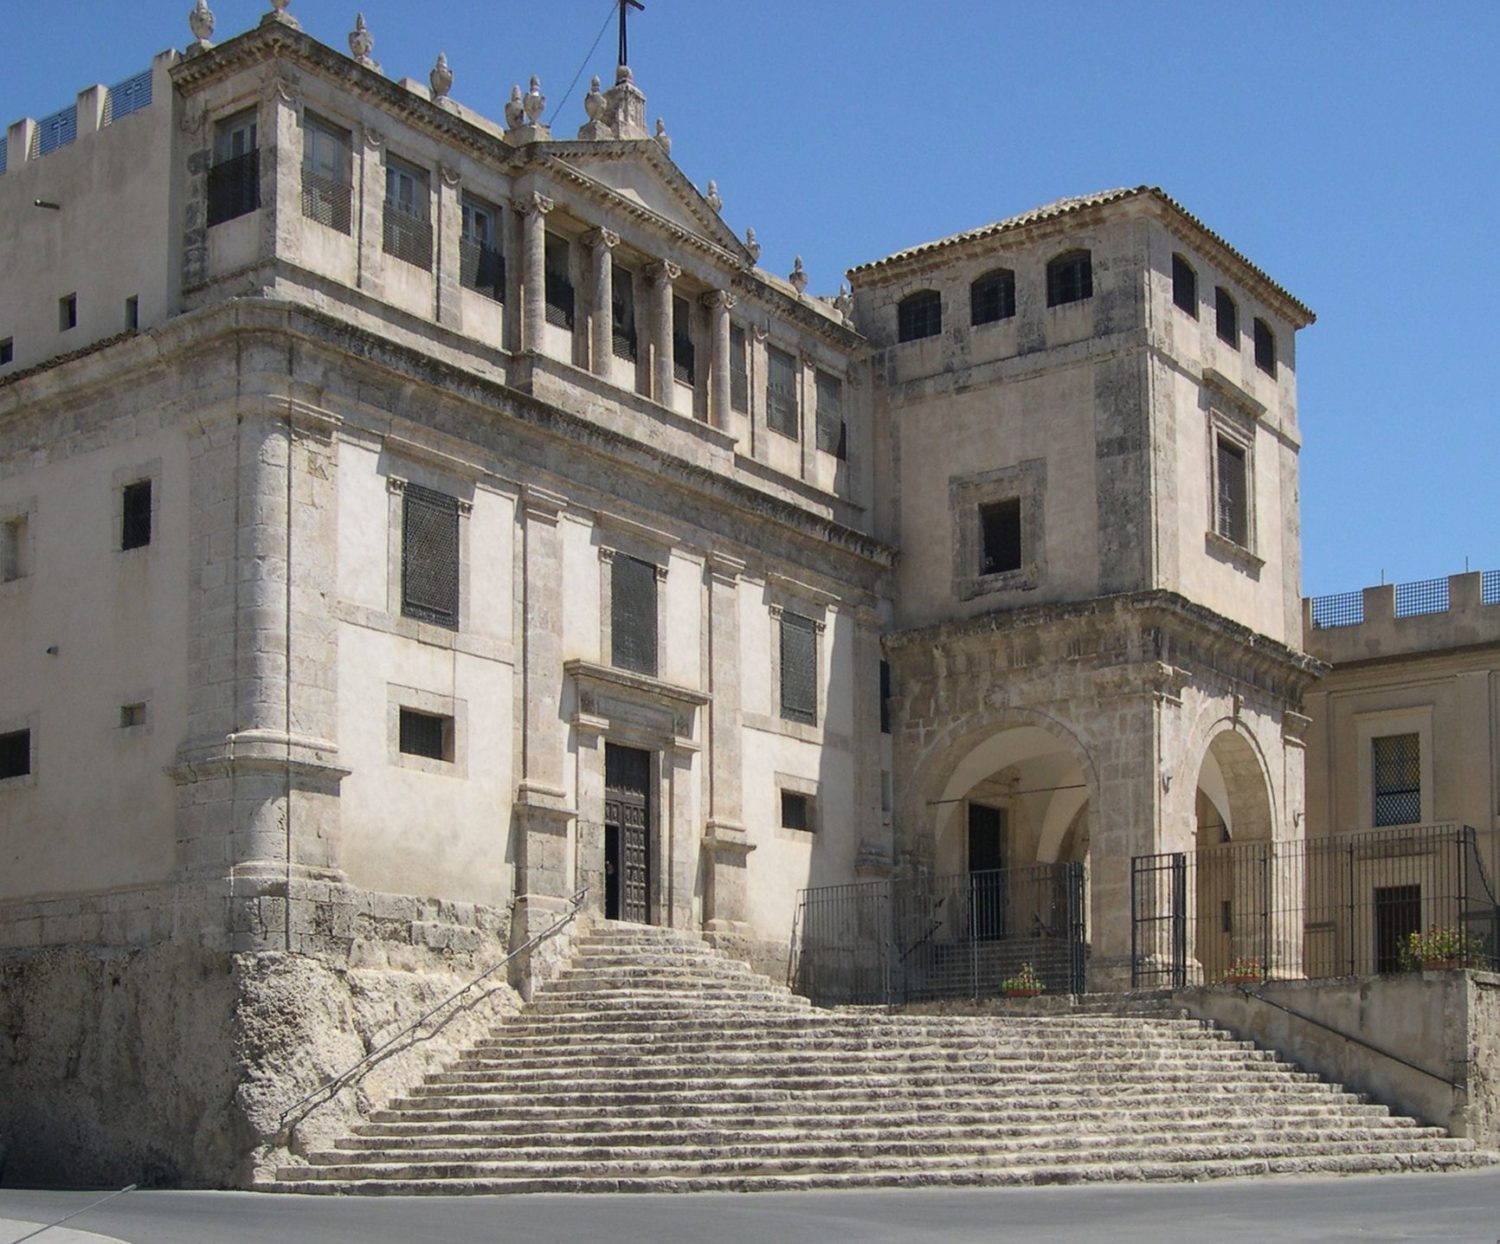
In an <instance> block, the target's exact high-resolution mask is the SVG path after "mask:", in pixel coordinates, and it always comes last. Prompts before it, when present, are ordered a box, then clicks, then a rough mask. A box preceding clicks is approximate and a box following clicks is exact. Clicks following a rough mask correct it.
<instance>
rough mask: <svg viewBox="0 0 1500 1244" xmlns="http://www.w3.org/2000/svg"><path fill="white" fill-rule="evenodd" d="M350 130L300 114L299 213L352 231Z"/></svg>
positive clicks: (310, 218)
mask: <svg viewBox="0 0 1500 1244" xmlns="http://www.w3.org/2000/svg"><path fill="white" fill-rule="evenodd" d="M353 193H354V192H353V187H352V186H351V185H350V141H349V131H348V130H342V129H339V128H338V127H337V126H334V125H329V124H328V123H327V122H326V121H322V120H319V119H318V118H317V117H315V116H313V115H312V114H311V113H304V114H303V117H302V214H303V215H304V216H306V217H307V218H308V219H309V220H315V221H317V222H318V223H319V224H320V225H327V226H328V228H330V229H337V230H338V231H339V232H340V233H349V232H351V226H352V222H353V210H352V206H351V205H352V202H353Z"/></svg>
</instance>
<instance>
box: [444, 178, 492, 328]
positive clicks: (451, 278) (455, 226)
mask: <svg viewBox="0 0 1500 1244" xmlns="http://www.w3.org/2000/svg"><path fill="white" fill-rule="evenodd" d="M463 225H464V213H463V201H462V197H461V195H460V193H459V176H458V170H457V169H456V168H454V167H453V166H452V165H449V164H439V165H438V179H437V222H436V228H434V229H433V238H434V241H435V242H436V243H437V245H436V246H435V247H434V248H433V249H434V251H435V252H436V254H435V255H434V256H433V258H434V260H435V265H434V266H435V277H436V280H435V285H436V288H437V321H438V323H439V324H441V325H443V327H444V328H453V329H461V328H463V323H464V316H463V280H462V272H461V271H460V265H461V262H462V261H461V260H460V257H459V253H458V242H459V238H460V237H462V236H463ZM498 241H499V240H498V239H496V244H497V245H498Z"/></svg>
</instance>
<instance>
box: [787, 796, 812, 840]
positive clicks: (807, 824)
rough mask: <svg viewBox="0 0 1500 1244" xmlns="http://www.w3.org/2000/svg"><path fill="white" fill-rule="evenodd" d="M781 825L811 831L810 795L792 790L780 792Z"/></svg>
mask: <svg viewBox="0 0 1500 1244" xmlns="http://www.w3.org/2000/svg"><path fill="white" fill-rule="evenodd" d="M781 827H782V829H800V830H804V831H806V832H807V833H811V832H812V831H813V827H814V823H813V800H812V796H811V795H803V794H800V793H798V792H797V791H794V790H784V791H782V792H781Z"/></svg>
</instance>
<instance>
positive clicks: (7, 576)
mask: <svg viewBox="0 0 1500 1244" xmlns="http://www.w3.org/2000/svg"><path fill="white" fill-rule="evenodd" d="M27 527H28V520H27V518H26V515H24V514H21V515H18V516H17V517H16V518H8V519H6V520H5V521H4V522H3V523H0V583H14V582H15V581H16V580H17V579H24V578H25V577H26V576H27V575H28V574H30V573H31V568H30V567H29V566H28V565H27V564H26V563H27V560H28V559H29V557H30V543H29V539H28V532H27Z"/></svg>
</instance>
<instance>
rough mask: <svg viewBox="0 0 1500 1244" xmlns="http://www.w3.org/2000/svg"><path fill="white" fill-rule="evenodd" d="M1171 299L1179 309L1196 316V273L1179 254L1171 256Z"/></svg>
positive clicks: (1195, 317)
mask: <svg viewBox="0 0 1500 1244" xmlns="http://www.w3.org/2000/svg"><path fill="white" fill-rule="evenodd" d="M1172 301H1173V302H1174V303H1176V304H1177V309H1178V310H1179V311H1186V312H1187V313H1188V314H1189V315H1191V316H1192V317H1193V318H1194V319H1195V320H1196V319H1197V318H1198V274H1197V273H1196V272H1194V271H1193V265H1192V264H1190V263H1188V261H1187V260H1186V259H1184V258H1183V257H1182V256H1181V255H1173V256H1172Z"/></svg>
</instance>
